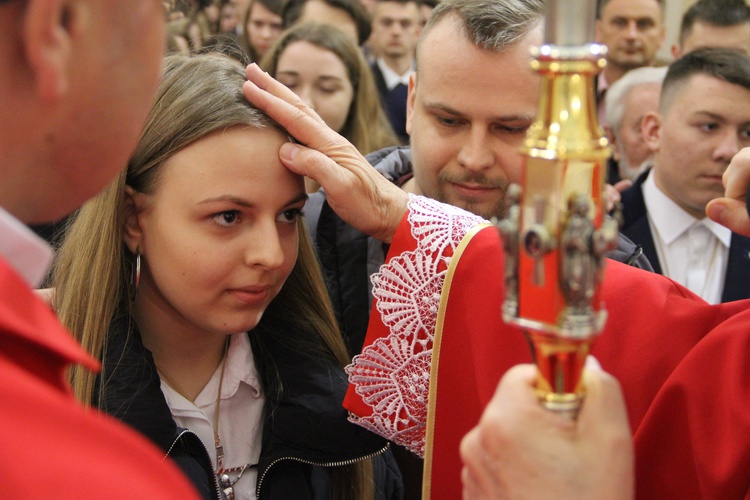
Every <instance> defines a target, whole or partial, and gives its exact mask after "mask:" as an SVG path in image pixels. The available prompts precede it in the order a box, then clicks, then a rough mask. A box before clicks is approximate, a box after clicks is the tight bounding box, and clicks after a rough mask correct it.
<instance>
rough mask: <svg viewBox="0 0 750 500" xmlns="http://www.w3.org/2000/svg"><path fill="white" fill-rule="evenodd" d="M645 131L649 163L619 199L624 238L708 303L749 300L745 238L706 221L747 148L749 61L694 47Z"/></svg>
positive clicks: (676, 67)
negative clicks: (728, 173) (734, 162)
mask: <svg viewBox="0 0 750 500" xmlns="http://www.w3.org/2000/svg"><path fill="white" fill-rule="evenodd" d="M643 130H644V134H645V138H646V142H647V143H648V144H649V147H650V148H651V150H652V151H653V152H654V166H653V168H652V169H651V170H649V171H647V172H645V173H644V174H641V176H640V177H639V178H638V179H637V181H636V183H635V184H634V185H633V186H632V187H631V188H629V189H627V190H626V191H625V192H623V194H622V203H623V205H624V211H623V215H624V226H623V228H622V233H623V234H625V235H626V236H628V237H629V238H630V239H632V240H633V241H634V242H635V243H636V244H639V245H642V246H643V251H644V253H645V254H646V256H647V257H648V259H649V261H650V262H651V264H652V265H653V267H654V270H655V271H657V272H659V273H661V274H664V275H666V276H669V277H670V278H672V279H674V280H675V281H677V282H679V283H681V284H683V285H685V286H687V287H688V288H689V289H691V290H692V291H693V292H695V293H696V294H698V295H700V296H701V297H703V298H704V299H705V300H706V301H708V302H711V303H718V302H727V301H731V300H738V299H743V298H747V297H750V253H749V252H750V239H748V238H746V237H743V236H740V235H738V234H734V233H732V232H731V231H730V230H728V229H726V228H724V227H722V226H720V225H719V224H717V223H715V222H713V221H711V220H710V219H708V218H707V217H706V216H705V215H706V214H705V210H706V205H707V204H708V202H709V201H711V200H713V199H714V198H718V197H720V196H723V194H724V188H723V185H722V175H723V174H724V171H725V170H726V168H727V166H728V165H729V162H730V160H731V159H732V157H733V156H734V155H735V154H736V153H737V152H738V151H739V150H740V149H742V148H743V147H746V146H750V57H748V56H747V55H745V54H743V53H741V52H739V51H736V50H731V49H700V50H697V51H695V52H691V53H690V54H687V55H685V56H684V57H682V58H681V59H679V60H677V61H675V62H674V63H672V65H671V66H670V68H669V71H668V72H667V76H666V78H665V80H664V84H663V87H662V92H661V98H660V104H659V112H658V113H655V112H653V113H648V114H647V115H646V116H645V117H644V122H643Z"/></svg>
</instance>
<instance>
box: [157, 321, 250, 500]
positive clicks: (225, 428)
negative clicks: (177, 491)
mask: <svg viewBox="0 0 750 500" xmlns="http://www.w3.org/2000/svg"><path fill="white" fill-rule="evenodd" d="M226 362H227V367H226V369H225V370H224V382H223V384H222V386H221V408H220V411H219V436H220V437H221V444H222V446H223V448H224V459H223V465H224V468H226V469H229V468H232V467H238V466H242V465H245V464H248V463H252V464H257V463H258V458H259V457H260V445H261V438H262V431H263V426H262V419H261V417H262V413H263V404H264V402H265V399H264V397H263V394H262V392H261V386H260V380H259V379H258V374H257V371H256V370H255V362H254V360H253V353H252V350H251V348H250V340H249V339H248V338H247V334H246V333H237V334H235V335H232V336H231V337H230V342H229V349H228V350H227V359H226ZM220 377H221V365H219V367H218V368H217V369H216V372H214V374H213V376H212V377H211V379H210V380H209V381H208V383H207V384H206V387H204V388H203V390H202V391H201V393H200V394H198V397H197V398H195V403H191V402H190V401H188V400H187V399H185V398H184V397H183V396H181V395H180V394H179V393H178V392H177V391H175V390H174V389H173V388H172V387H170V386H169V385H168V384H167V382H166V381H165V380H162V381H161V390H162V392H163V393H164V396H165V398H166V400H167V405H169V409H170V410H171V412H172V417H173V418H174V420H175V422H177V425H179V426H180V427H185V428H188V429H190V430H191V431H193V432H195V433H196V434H197V435H198V437H200V438H201V441H203V444H204V445H205V446H206V449H207V450H208V453H209V455H210V456H211V459H212V460H213V464H214V470H216V468H217V462H216V447H215V444H214V415H215V412H216V395H217V393H218V391H219V378H220ZM229 477H230V478H231V479H232V480H234V479H235V478H236V477H237V473H232V474H229ZM257 480H258V469H257V468H256V467H253V468H248V469H247V470H245V472H244V473H243V474H242V478H240V480H239V481H238V482H237V483H236V484H235V485H234V497H235V498H236V499H237V500H247V499H255V498H256V497H255V485H256V483H257Z"/></svg>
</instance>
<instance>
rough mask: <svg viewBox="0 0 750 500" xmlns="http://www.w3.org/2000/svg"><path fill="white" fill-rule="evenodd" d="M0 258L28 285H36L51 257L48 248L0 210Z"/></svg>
mask: <svg viewBox="0 0 750 500" xmlns="http://www.w3.org/2000/svg"><path fill="white" fill-rule="evenodd" d="M0 256H2V257H3V258H4V259H5V260H6V261H7V262H8V264H10V266H11V267H13V269H15V270H16V272H17V273H18V274H19V275H20V276H21V277H22V278H23V279H24V281H26V283H28V285H29V287H31V288H35V287H37V286H39V284H40V283H41V282H42V280H43V279H44V277H45V276H46V275H47V271H48V270H49V266H50V264H51V263H52V259H53V258H54V256H55V252H54V250H53V249H52V247H51V246H49V245H48V244H47V242H46V241H44V240H43V239H42V238H40V237H39V236H37V235H36V234H34V231H32V230H31V229H29V228H28V226H26V224H24V223H23V222H21V221H20V220H18V219H16V218H15V217H13V216H12V215H11V214H10V213H9V212H8V211H6V210H4V209H3V207H0Z"/></svg>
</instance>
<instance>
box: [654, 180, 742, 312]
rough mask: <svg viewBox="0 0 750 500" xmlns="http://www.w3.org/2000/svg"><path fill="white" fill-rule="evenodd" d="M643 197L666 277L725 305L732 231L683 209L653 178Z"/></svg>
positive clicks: (710, 301) (707, 300) (705, 297)
mask: <svg viewBox="0 0 750 500" xmlns="http://www.w3.org/2000/svg"><path fill="white" fill-rule="evenodd" d="M643 198H644V200H645V203H646V210H647V211H648V223H649V226H650V228H651V235H652V236H653V238H654V245H655V246H656V252H657V254H658V256H659V264H660V265H661V270H662V274H664V275H665V276H668V277H670V278H672V279H673V280H675V281H676V282H678V283H680V284H681V285H684V286H686V287H687V288H688V289H690V290H691V291H692V292H693V293H695V294H697V295H699V296H701V297H702V298H703V299H704V300H705V301H706V302H708V303H710V304H718V303H719V302H721V293H722V290H723V289H724V278H725V275H726V269H727V262H728V260H729V245H730V242H731V239H732V232H731V231H730V230H729V229H727V228H726V227H724V226H722V225H721V224H717V223H716V222H714V221H712V220H711V219H709V218H707V217H703V218H702V219H696V218H695V217H693V216H692V215H690V214H689V213H687V212H686V211H685V210H683V209H682V208H680V207H679V206H678V205H677V204H676V203H675V202H674V201H672V200H671V199H670V198H669V197H668V196H667V195H665V194H664V193H663V192H662V191H661V190H660V189H659V188H658V187H656V184H655V182H654V176H653V175H649V176H648V178H646V181H645V182H644V183H643Z"/></svg>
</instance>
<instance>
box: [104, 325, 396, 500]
mask: <svg viewBox="0 0 750 500" xmlns="http://www.w3.org/2000/svg"><path fill="white" fill-rule="evenodd" d="M280 326H281V328H279V329H278V331H279V332H284V335H290V328H293V326H291V325H280ZM128 331H130V332H131V333H130V335H128ZM248 335H251V336H252V335H253V334H252V333H249V334H248ZM291 335H292V336H293V335H294V334H291ZM266 337H273V338H264V339H263V342H262V353H263V354H262V356H263V357H264V358H265V359H266V360H269V359H270V360H272V363H273V369H274V370H275V371H276V372H277V373H278V375H279V377H280V382H281V385H280V386H281V387H282V390H281V391H280V393H281V394H280V396H279V397H278V399H277V400H276V401H269V399H268V398H267V400H266V405H265V408H264V422H263V438H262V439H263V442H262V445H261V454H260V460H259V464H258V485H257V492H258V498H259V499H284V500H286V499H291V498H294V499H325V498H330V479H331V469H332V468H333V467H334V466H337V465H345V464H349V463H353V462H357V461H359V460H362V459H364V458H367V457H370V456H374V457H375V459H374V466H375V485H376V498H377V499H381V500H395V499H400V498H402V496H403V485H402V482H401V475H400V472H399V471H398V467H397V466H396V464H395V461H394V460H393V457H392V454H391V452H390V450H389V449H388V444H387V442H386V441H385V440H384V439H382V438H380V437H378V436H376V435H374V434H372V433H370V432H368V431H366V430H364V429H363V428H361V427H359V426H357V425H355V424H352V423H350V422H348V421H347V412H346V410H345V409H344V408H343V407H342V406H341V402H342V401H343V398H344V394H345V392H346V388H347V380H346V375H345V374H344V372H343V370H342V369H341V368H340V367H339V366H338V365H337V363H336V362H335V360H334V359H333V357H326V356H320V353H319V352H316V353H315V354H311V352H310V351H308V350H304V349H299V348H294V347H292V346H291V344H289V343H288V342H286V341H285V339H284V338H283V337H284V336H283V335H279V336H269V335H267V336H266ZM251 343H252V338H251ZM258 350H261V349H258ZM255 351H256V344H253V354H254V356H255V359H256V363H263V362H267V361H262V360H261V359H259V354H258V353H257V352H255ZM105 369H106V372H105V373H103V374H102V375H101V378H100V380H105V381H106V385H105V396H104V398H103V401H101V404H100V406H101V408H102V410H104V411H105V412H107V413H109V414H110V415H112V416H114V417H115V418H117V419H118V420H121V421H123V422H125V423H126V424H128V425H130V426H131V427H134V428H135V429H136V430H138V431H139V432H141V433H142V434H144V435H145V436H146V437H148V438H149V439H150V440H151V441H153V442H154V443H155V444H156V445H157V446H159V447H160V448H161V449H162V450H164V452H165V455H168V456H169V457H171V458H172V459H173V460H175V462H177V464H178V465H179V466H180V467H181V468H182V470H183V471H184V472H185V473H186V475H187V476H188V477H189V478H190V479H191V481H192V482H193V483H194V484H195V486H196V488H197V489H198V490H199V492H200V493H201V494H202V495H203V497H204V498H214V499H215V498H221V497H222V494H221V491H220V488H219V485H218V482H217V479H216V474H215V473H214V470H213V465H212V463H211V459H210V456H209V454H208V452H207V450H206V448H205V446H204V445H203V443H202V442H201V440H200V439H199V438H198V436H197V435H196V434H194V433H192V432H191V431H189V430H185V429H180V428H178V426H177V424H176V423H175V422H174V420H172V415H171V412H170V410H169V407H168V406H167V402H166V400H165V398H164V395H163V394H162V392H161V387H160V384H161V382H160V379H159V376H158V373H157V371H156V366H155V365H154V361H153V358H152V356H151V353H150V352H149V351H148V350H147V349H146V348H145V347H144V346H143V344H142V342H141V339H140V335H139V334H138V332H137V329H136V328H135V325H134V323H132V324H131V325H128V319H127V318H122V319H120V320H117V321H115V322H114V324H113V328H112V330H111V331H110V336H109V339H108V344H107V351H106V363H105Z"/></svg>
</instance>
